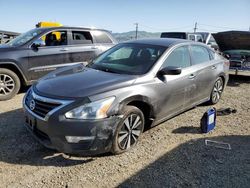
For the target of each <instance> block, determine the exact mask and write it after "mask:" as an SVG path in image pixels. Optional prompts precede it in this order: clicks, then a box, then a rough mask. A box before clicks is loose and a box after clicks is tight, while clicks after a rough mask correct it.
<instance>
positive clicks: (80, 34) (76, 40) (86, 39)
mask: <svg viewBox="0 0 250 188" xmlns="http://www.w3.org/2000/svg"><path fill="white" fill-rule="evenodd" d="M72 43H73V44H92V43H93V39H92V36H91V34H90V32H88V31H72Z"/></svg>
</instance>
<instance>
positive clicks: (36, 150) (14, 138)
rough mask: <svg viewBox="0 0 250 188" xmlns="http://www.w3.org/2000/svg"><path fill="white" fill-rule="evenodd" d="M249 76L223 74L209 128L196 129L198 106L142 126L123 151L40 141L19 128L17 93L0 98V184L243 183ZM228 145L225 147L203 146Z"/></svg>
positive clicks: (249, 128)
mask: <svg viewBox="0 0 250 188" xmlns="http://www.w3.org/2000/svg"><path fill="white" fill-rule="evenodd" d="M249 93H250V77H235V76H234V77H231V81H230V82H229V84H228V86H227V88H226V90H225V92H224V95H223V99H222V100H221V101H220V102H219V104H217V105H215V107H216V108H225V107H232V108H236V109H237V113H236V114H231V115H228V116H218V118H217V127H216V128H215V130H213V131H212V132H210V133H208V134H200V133H199V122H200V118H201V116H202V114H203V113H204V112H205V111H206V110H207V109H208V108H209V106H205V105H201V106H198V107H196V108H194V109H192V110H189V111H187V112H185V113H183V114H181V115H179V116H177V117H175V118H172V119H170V120H169V121H167V122H165V123H162V124H160V125H158V126H156V127H154V128H152V129H150V130H148V131H146V132H145V133H144V134H143V136H142V138H141V140H140V142H139V143H138V145H137V147H136V148H134V149H132V150H130V151H129V152H127V153H124V154H121V155H118V156H112V155H109V154H105V155H103V156H98V157H79V156H68V155H65V154H62V153H57V152H55V151H51V150H48V149H46V148H44V147H43V146H42V145H40V144H39V143H38V142H37V141H36V140H34V139H33V137H32V136H31V135H30V134H29V133H28V131H27V130H26V129H25V127H24V126H23V124H24V118H23V113H22V107H21V101H22V98H23V95H24V94H23V93H21V94H19V95H18V96H16V97H15V98H14V99H12V100H9V101H5V102H0V182H1V184H0V187H116V186H120V187H241V188H242V187H249V186H250V116H249V115H250V95H249ZM205 139H210V140H214V141H222V142H226V143H229V144H230V145H231V147H232V149H231V150H225V149H218V148H215V147H212V146H210V147H209V146H206V145H205Z"/></svg>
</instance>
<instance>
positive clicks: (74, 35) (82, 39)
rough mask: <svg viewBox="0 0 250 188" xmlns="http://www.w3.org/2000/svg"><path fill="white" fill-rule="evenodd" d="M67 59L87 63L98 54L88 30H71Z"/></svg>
mask: <svg viewBox="0 0 250 188" xmlns="http://www.w3.org/2000/svg"><path fill="white" fill-rule="evenodd" d="M69 43H70V45H69V59H70V61H71V62H73V63H83V64H85V65H86V64H88V63H89V62H90V61H91V60H92V59H93V58H95V57H96V56H97V55H98V48H97V47H96V45H95V44H94V40H93V37H92V35H91V33H90V31H88V30H71V31H70V42H69Z"/></svg>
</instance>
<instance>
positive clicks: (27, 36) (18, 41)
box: [6, 29, 43, 46]
mask: <svg viewBox="0 0 250 188" xmlns="http://www.w3.org/2000/svg"><path fill="white" fill-rule="evenodd" d="M42 31H43V30H42V29H32V30H30V31H28V32H26V33H23V34H21V35H19V36H18V37H16V38H15V39H13V40H11V41H10V42H8V43H7V44H6V45H8V46H20V45H23V44H25V43H26V42H28V41H30V40H31V39H32V38H34V37H35V36H37V35H39V34H40V33H41V32H42Z"/></svg>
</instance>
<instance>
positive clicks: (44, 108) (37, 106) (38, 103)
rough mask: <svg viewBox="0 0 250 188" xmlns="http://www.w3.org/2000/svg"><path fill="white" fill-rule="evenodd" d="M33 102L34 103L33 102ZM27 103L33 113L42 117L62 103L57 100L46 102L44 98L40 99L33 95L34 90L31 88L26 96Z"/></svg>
mask: <svg viewBox="0 0 250 188" xmlns="http://www.w3.org/2000/svg"><path fill="white" fill-rule="evenodd" d="M32 103H33V104H32ZM25 104H26V106H27V107H28V108H29V110H31V111H32V112H33V113H35V114H36V115H38V116H39V117H41V118H45V116H46V115H47V114H48V113H49V112H50V111H52V110H53V109H55V108H57V107H59V106H60V105H61V103H57V102H53V103H52V102H47V101H46V102H45V101H42V100H39V99H38V98H35V97H34V96H33V95H32V91H31V90H29V92H28V94H27V95H26V98H25Z"/></svg>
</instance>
